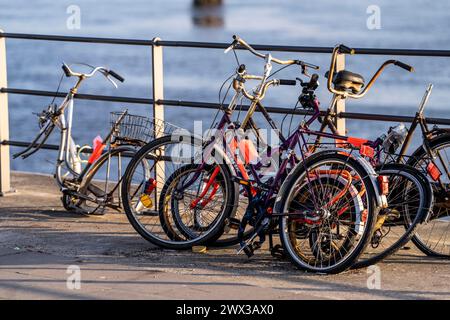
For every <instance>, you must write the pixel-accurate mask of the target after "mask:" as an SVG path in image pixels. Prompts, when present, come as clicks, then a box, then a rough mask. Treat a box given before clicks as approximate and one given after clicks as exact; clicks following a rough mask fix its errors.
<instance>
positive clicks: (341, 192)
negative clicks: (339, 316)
mask: <svg viewBox="0 0 450 320" xmlns="http://www.w3.org/2000/svg"><path fill="white" fill-rule="evenodd" d="M234 39H235V40H234V41H233V44H232V45H231V46H230V48H229V49H227V50H228V51H229V50H231V49H232V48H233V47H234V46H236V45H238V44H239V45H243V46H244V47H245V48H246V49H248V50H249V51H251V52H252V53H253V54H255V55H256V56H258V57H261V58H264V59H265V67H264V74H263V76H254V75H249V74H247V73H246V70H245V66H243V65H241V66H240V67H239V68H238V69H237V72H236V77H235V78H234V80H233V88H234V89H235V91H236V93H235V95H234V96H233V98H232V100H231V101H232V102H231V103H230V104H229V105H228V106H227V108H226V109H225V110H224V114H223V117H222V119H221V120H220V121H219V124H218V125H217V127H216V129H217V131H218V132H220V133H222V134H220V135H219V136H218V137H217V136H212V137H211V139H209V140H207V141H203V140H202V139H200V138H198V137H195V136H191V135H177V136H175V137H171V136H166V137H163V138H160V139H156V140H154V141H152V142H151V143H150V144H148V145H146V146H145V147H143V148H142V149H141V150H140V151H139V152H138V153H137V154H136V156H135V157H134V158H133V159H132V161H131V162H130V164H129V166H128V167H127V170H126V172H125V178H124V182H123V185H122V193H123V195H124V197H123V201H124V208H125V212H126V214H127V217H128V218H129V220H130V222H131V223H132V225H133V226H134V227H135V229H136V231H137V232H138V233H140V234H141V235H142V236H143V237H144V238H145V239H146V240H148V241H150V242H152V243H154V244H157V245H159V246H162V247H166V248H176V249H182V248H189V247H191V246H192V245H194V244H199V243H206V242H207V241H209V240H212V239H217V238H218V237H219V236H220V235H221V234H222V232H223V230H224V224H225V225H226V222H229V221H230V220H231V219H232V218H233V215H234V214H235V211H236V206H237V202H236V195H237V194H239V191H238V188H237V184H239V185H241V186H242V187H243V188H244V189H245V191H246V195H247V197H248V198H249V206H248V207H247V210H246V214H245V216H244V219H242V221H240V223H239V228H240V230H239V242H240V243H241V248H240V249H239V251H238V252H242V251H244V252H245V253H246V254H247V255H249V256H251V255H252V254H253V251H254V250H256V249H257V248H258V247H259V246H260V245H261V244H262V243H263V242H264V241H265V234H266V233H267V232H268V230H270V229H272V227H273V222H274V221H275V222H276V220H277V219H278V218H280V217H281V218H283V217H285V216H286V215H288V214H287V213H283V212H280V213H278V214H277V213H275V212H273V213H272V212H271V211H272V208H274V206H273V204H274V203H275V202H276V201H278V199H276V194H277V190H278V189H279V188H280V186H281V188H283V186H284V185H285V182H283V181H284V179H285V178H286V176H287V174H288V172H290V171H291V170H289V169H288V167H294V166H295V165H296V164H297V163H298V165H297V167H296V168H303V169H304V170H305V171H304V172H309V171H311V172H312V175H313V176H314V177H313V176H311V175H309V174H307V175H306V176H304V177H303V178H302V179H298V180H302V182H304V183H305V186H306V188H307V189H305V190H308V191H309V192H310V193H311V194H313V196H312V199H313V200H314V201H313V205H314V208H315V209H311V208H310V209H309V210H304V211H303V212H297V213H293V214H291V216H296V217H297V218H299V219H300V220H302V219H303V221H304V222H303V224H304V225H305V224H307V225H309V224H310V223H312V224H313V225H314V226H315V227H316V229H318V228H321V226H320V224H321V220H322V219H323V218H324V217H329V216H331V211H330V210H335V209H336V208H328V206H333V205H335V204H336V203H337V202H338V201H339V200H342V201H341V202H340V204H341V205H344V207H345V210H343V211H342V212H341V214H340V215H339V217H342V218H343V220H342V221H341V222H342V226H341V228H342V229H345V230H343V234H340V235H339V236H340V237H342V238H341V239H340V240H342V241H340V243H339V244H338V245H337V246H338V247H339V250H338V251H339V256H337V255H336V252H334V253H332V252H328V255H327V256H325V255H316V256H314V258H315V259H317V261H316V262H315V265H314V262H312V264H311V263H310V261H299V260H297V261H296V260H294V259H293V261H294V262H295V263H296V265H297V266H299V267H302V268H303V269H306V270H310V271H315V272H326V273H334V272H340V271H343V270H345V269H347V268H348V267H349V266H350V265H351V264H352V263H353V261H354V260H355V259H356V258H357V257H358V256H359V254H360V253H361V251H362V250H363V249H364V247H365V246H366V244H367V241H368V239H369V234H370V232H371V229H372V227H373V225H374V223H375V221H376V216H377V213H378V210H379V208H380V207H383V206H385V205H386V204H385V197H384V195H381V194H380V192H379V187H378V181H377V178H376V177H377V175H376V173H375V172H374V170H373V169H372V168H371V167H370V165H369V164H368V162H367V161H365V160H364V159H363V158H362V157H361V156H359V155H358V154H350V153H348V152H345V153H344V154H343V153H342V150H341V149H332V150H327V151H323V152H317V153H316V154H314V155H311V156H308V157H306V154H305V152H304V151H303V150H302V148H300V151H301V159H299V158H297V157H296V156H295V153H293V152H292V149H293V148H294V147H295V146H296V145H301V146H302V145H303V144H302V140H303V141H304V137H303V134H304V132H307V133H308V134H318V135H328V134H326V133H321V132H313V131H309V130H307V129H302V128H299V129H298V130H296V131H295V132H294V133H293V134H292V135H290V136H289V137H288V138H286V139H285V138H284V137H282V135H281V134H280V140H281V141H282V143H281V145H280V146H279V147H278V149H279V150H280V152H279V153H280V154H282V153H285V151H288V152H286V153H287V155H286V158H285V159H283V160H282V163H281V165H280V169H279V170H278V171H277V173H276V175H275V177H274V178H273V179H271V180H270V181H268V182H263V181H261V179H260V178H259V175H258V174H257V173H256V171H257V168H258V166H259V167H261V166H263V165H264V164H261V163H257V164H255V165H253V164H249V163H245V161H244V163H242V162H240V161H239V160H238V159H237V158H236V157H235V156H232V157H229V156H228V155H229V154H233V153H234V152H235V151H236V146H237V145H238V144H239V141H237V140H236V139H235V138H233V139H232V141H233V142H232V143H225V149H223V148H222V147H221V146H219V145H218V143H216V142H217V141H219V142H220V141H222V140H223V138H224V137H225V135H224V134H223V133H224V132H225V131H226V129H227V126H229V125H236V123H233V122H232V121H231V119H230V116H231V114H232V113H233V111H234V109H235V107H236V105H237V101H238V100H239V99H240V97H241V96H244V97H246V98H248V99H250V100H251V105H250V108H249V110H248V112H247V114H246V116H245V118H244V120H243V122H242V123H240V124H239V128H243V129H246V128H252V129H253V131H254V132H255V133H257V132H258V130H257V128H256V125H255V123H254V122H253V120H252V115H253V113H254V112H255V110H256V108H259V109H260V110H261V111H262V112H263V115H264V116H265V117H266V118H267V120H268V121H269V123H270V124H271V125H273V126H275V124H274V122H273V121H272V120H271V119H270V116H269V114H268V113H267V112H264V111H265V109H264V107H263V106H262V104H261V100H262V99H263V98H264V96H265V93H266V90H267V89H268V87H269V86H273V85H280V84H281V85H282V84H286V85H295V84H296V81H295V80H277V79H273V80H268V77H269V74H270V71H271V63H272V62H275V63H278V64H282V65H300V66H301V68H302V70H303V72H304V74H305V73H306V69H307V68H309V67H311V68H316V66H314V65H311V64H307V63H305V62H303V61H299V60H286V61H284V60H279V59H276V58H273V57H272V56H271V55H270V54H267V55H263V54H261V53H258V52H257V51H255V50H254V49H253V48H252V47H251V46H249V45H248V44H246V42H244V41H243V40H242V39H240V38H238V37H234ZM227 50H226V51H227ZM249 79H254V80H259V81H260V82H259V85H258V86H257V88H256V90H255V91H254V92H253V94H251V93H249V92H248V91H246V89H245V86H244V83H245V81H246V80H249ZM317 117H318V114H317V115H314V116H312V117H311V119H309V120H308V124H310V123H312V122H313V121H315V120H316V119H317ZM303 130H304V131H303ZM332 137H334V138H338V139H347V137H344V136H337V135H332ZM183 145H184V146H183ZM180 150H182V151H183V152H180ZM272 151H274V152H277V151H275V150H272ZM149 158H150V159H152V160H153V161H155V162H160V161H165V163H164V164H163V165H161V166H163V167H165V168H167V166H168V165H172V166H173V163H175V162H176V163H178V164H181V167H177V169H172V170H171V172H172V174H171V175H170V176H169V178H168V179H165V177H162V176H161V177H159V178H161V180H162V182H164V186H163V188H162V192H161V195H160V200H159V209H158V210H157V213H158V215H159V219H157V218H155V219H154V221H153V222H152V223H151V225H150V224H144V223H142V222H141V221H140V220H139V216H138V215H136V213H135V210H134V208H133V203H135V202H136V200H134V202H133V198H134V196H135V195H138V194H141V193H142V191H141V190H131V188H130V186H131V185H132V183H131V182H132V181H134V180H133V179H134V177H135V175H137V178H136V180H135V181H136V182H135V183H134V184H140V185H143V184H144V183H145V179H144V180H143V179H142V174H139V173H137V174H136V172H135V169H136V168H138V167H139V164H140V162H141V161H142V160H145V161H147V160H148V159H149ZM244 158H245V157H244ZM175 160H176V161H175ZM246 165H247V166H248V167H249V170H250V173H251V174H252V178H253V179H250V178H249V173H248V172H247V170H246V169H245V166H246ZM294 171H295V170H294ZM296 172H298V170H297V171H296ZM342 174H345V176H346V177H347V180H345V179H344V180H342V179H341V176H342ZM145 178H147V177H145ZM139 181H140V183H138V182H139ZM311 181H313V183H311ZM324 183H326V184H327V188H328V190H330V191H331V190H333V191H335V192H336V193H334V194H333V195H327V198H325V197H324V195H323V194H322V195H320V192H321V190H320V187H321V186H322V187H323V185H324ZM192 186H194V188H191V187H192ZM318 188H319V189H318ZM218 190H220V195H222V196H217V191H218ZM316 193H317V194H316ZM315 194H316V195H315ZM314 195H315V196H314ZM138 198H139V197H136V199H138ZM212 201H214V202H213V205H212V206H211V205H210V204H211V202H212ZM324 201H325V202H324ZM345 204H347V205H346V206H345ZM208 205H210V206H209V207H208ZM212 209H219V210H218V212H217V211H215V212H214V214H212V215H210V213H211V211H212ZM340 209H342V207H341V208H340ZM344 212H346V213H347V214H346V215H343V213H344ZM158 220H159V221H158ZM300 220H298V221H300ZM312 221H314V222H315V223H314V222H312ZM247 224H250V225H252V226H253V228H254V230H253V232H252V234H251V236H250V238H249V239H248V240H246V241H245V240H244V238H243V234H244V229H245V227H246V225H247ZM149 225H150V226H151V227H150V228H147V226H149ZM279 232H280V234H283V233H285V232H286V230H285V229H284V228H281V227H280V228H279ZM256 236H259V238H260V239H259V241H256V240H255V238H256ZM332 240H335V239H332ZM317 241H319V242H320V241H322V239H318V238H317V237H316V239H315V240H314V239H313V240H312V242H313V244H312V248H313V249H312V250H313V251H315V250H314V247H315V244H316V243H317ZM310 249H311V248H310ZM290 254H292V255H295V256H297V257H299V252H290ZM300 259H301V258H300ZM319 261H320V263H321V265H320V266H317V263H318V262H319Z"/></svg>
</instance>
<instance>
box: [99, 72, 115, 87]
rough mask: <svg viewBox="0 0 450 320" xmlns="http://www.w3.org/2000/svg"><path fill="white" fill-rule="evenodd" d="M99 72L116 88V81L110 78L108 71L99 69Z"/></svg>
mask: <svg viewBox="0 0 450 320" xmlns="http://www.w3.org/2000/svg"><path fill="white" fill-rule="evenodd" d="M100 72H101V73H102V75H104V76H105V78H106V79H108V80H109V82H111V83H112V85H113V86H114V87H115V88H116V89H117V88H118V86H117V83H116V82H115V81H114V80H113V79H111V78H110V76H109V74H108V72H106V71H105V70H101V71H100Z"/></svg>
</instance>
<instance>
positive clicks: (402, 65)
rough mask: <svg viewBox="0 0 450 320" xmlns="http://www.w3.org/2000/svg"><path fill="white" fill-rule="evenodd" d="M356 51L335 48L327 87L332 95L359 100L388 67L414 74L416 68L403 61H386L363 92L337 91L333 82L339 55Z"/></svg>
mask: <svg viewBox="0 0 450 320" xmlns="http://www.w3.org/2000/svg"><path fill="white" fill-rule="evenodd" d="M354 53H355V50H354V49H352V48H349V47H347V46H345V45H343V44H340V45H337V46H335V47H334V49H333V53H332V56H331V63H330V69H329V71H328V81H327V87H328V90H329V91H330V92H331V93H334V94H337V95H342V96H344V97H350V98H354V99H359V98H362V97H363V96H364V95H365V94H366V93H367V92H368V91H369V89H370V87H371V86H372V85H373V83H374V82H375V80H376V79H377V78H378V77H379V76H380V74H381V73H382V72H383V70H384V68H386V67H387V66H388V65H390V64H393V65H396V66H398V67H400V68H402V69H404V70H406V71H409V72H413V71H414V68H413V67H412V66H410V65H408V64H406V63H403V62H401V61H398V60H386V61H385V62H384V63H383V64H382V65H381V66H380V67H379V68H378V70H377V71H376V72H375V74H374V75H373V76H372V78H371V79H370V81H369V83H368V84H367V85H366V87H365V88H364V89H362V90H360V91H359V92H357V93H351V92H347V91H345V90H340V89H335V88H333V87H332V82H333V78H334V77H333V76H334V73H335V67H336V60H337V56H338V54H354Z"/></svg>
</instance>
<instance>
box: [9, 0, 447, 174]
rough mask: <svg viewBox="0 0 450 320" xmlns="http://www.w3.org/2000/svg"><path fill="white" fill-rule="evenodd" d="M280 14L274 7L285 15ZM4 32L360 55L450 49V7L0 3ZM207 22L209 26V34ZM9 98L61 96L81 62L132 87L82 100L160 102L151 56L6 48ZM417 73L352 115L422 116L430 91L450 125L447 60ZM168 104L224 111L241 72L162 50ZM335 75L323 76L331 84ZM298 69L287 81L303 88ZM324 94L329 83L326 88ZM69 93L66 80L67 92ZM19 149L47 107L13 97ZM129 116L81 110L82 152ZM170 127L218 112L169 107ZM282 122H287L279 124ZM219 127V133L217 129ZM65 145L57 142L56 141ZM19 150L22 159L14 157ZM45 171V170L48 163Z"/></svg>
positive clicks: (356, 129) (353, 107)
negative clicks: (72, 23)
mask: <svg viewBox="0 0 450 320" xmlns="http://www.w3.org/2000/svg"><path fill="white" fill-rule="evenodd" d="M275 4H276V5H275ZM373 4H375V5H378V6H379V8H380V10H381V29H380V30H369V29H368V28H367V25H366V21H367V18H368V17H369V14H367V13H366V9H367V7H368V6H369V5H373ZM0 5H1V6H0V7H1V10H0V28H2V29H4V30H5V31H7V32H24V33H42V34H64V35H82V36H99V37H116V38H121V37H123V38H136V39H152V38H153V37H155V36H158V37H161V38H162V39H166V40H193V41H213V42H228V41H230V40H231V35H233V34H238V35H240V36H241V37H242V38H244V39H246V40H247V41H248V42H250V43H258V44H285V45H314V46H315V45H317V46H332V45H334V44H336V43H345V44H346V45H348V46H354V47H374V48H408V49H409V48H417V49H450V44H449V35H450V31H449V26H450V3H449V2H446V1H434V2H429V1H419V0H414V1H395V2H394V1H387V0H380V1H361V0H359V1H356V0H355V1H345V2H343V1H339V2H336V1H315V2H311V1H296V0H282V1H261V0H247V1H235V0H224V5H223V6H222V7H221V8H219V9H213V10H209V11H201V10H197V9H194V8H193V7H192V6H191V2H190V1H187V0H186V1H181V0H176V1H174V0H171V1H160V0H154V1H143V0H139V1H96V2H93V1H87V0H78V1H75V2H74V1H49V0H38V1H33V2H30V1H25V0H16V1H6V0H0ZM69 5H78V6H79V7H80V9H81V28H80V29H79V30H69V29H67V26H66V20H67V18H68V16H69V15H68V14H67V13H66V9H67V7H68V6H69ZM205 21H208V22H209V23H210V24H209V25H205ZM7 50H8V54H7V59H8V81H9V84H8V85H9V87H13V88H18V87H20V88H27V89H39V90H55V89H56V85H57V83H58V80H59V77H60V75H61V69H60V62H61V61H67V62H76V61H82V62H87V63H90V64H94V65H106V66H109V67H111V68H112V69H114V70H116V71H117V72H119V73H120V74H122V75H123V76H124V77H125V78H126V81H125V83H124V84H123V85H121V86H120V87H119V89H117V90H116V89H114V88H112V87H111V86H110V85H109V83H107V82H106V81H104V79H103V78H101V77H97V78H94V79H92V80H90V81H88V82H86V83H85V85H84V86H83V87H82V88H81V90H80V92H82V93H92V94H105V95H122V96H132V97H151V56H150V55H151V49H150V48H146V47H137V46H115V45H106V44H102V45H99V44H78V43H62V42H44V41H24V40H13V39H11V40H8V42H7ZM274 55H275V56H280V57H281V58H288V57H292V58H300V59H302V60H306V61H310V62H312V63H316V64H319V65H320V66H321V67H322V70H326V69H327V65H328V63H329V58H330V56H329V55H328V54H292V53H284V54H281V53H274ZM239 58H240V60H241V61H242V62H244V63H245V64H246V65H247V66H248V68H249V70H250V71H251V72H253V73H260V72H261V71H262V62H261V61H258V60H255V58H254V57H253V56H251V55H249V54H246V53H244V52H239ZM387 58H391V57H384V56H366V55H360V56H353V57H348V59H347V68H348V69H349V70H351V71H354V72H358V73H361V74H362V75H364V76H365V78H366V79H369V78H370V76H371V74H372V73H373V72H374V71H375V70H376V69H377V67H378V66H379V65H380V64H381V63H382V62H383V61H384V60H385V59H387ZM396 58H398V59H399V60H402V61H405V62H406V63H409V64H411V65H413V66H414V67H415V69H416V72H415V73H414V74H409V73H407V72H405V71H403V70H402V69H398V68H393V67H392V68H390V69H389V70H387V71H386V72H385V73H384V74H383V76H382V77H381V78H380V80H379V81H378V82H377V83H376V85H375V86H374V87H373V90H372V91H371V92H370V93H369V94H368V95H367V98H365V99H364V100H359V101H350V102H348V104H347V106H348V107H347V110H348V111H351V112H373V113H389V114H401V115H413V114H414V112H415V110H416V108H417V105H418V103H419V102H420V99H421V96H422V94H423V91H424V90H425V87H426V85H427V84H428V83H429V82H432V83H434V84H435V89H434V91H433V94H432V97H431V99H430V101H429V105H428V107H427V114H428V115H430V116H444V117H449V116H450V113H449V111H448V110H449V105H448V101H449V98H450V93H449V92H448V88H449V86H450V80H449V79H450V77H449V75H450V67H449V66H450V64H449V59H448V58H418V57H396ZM164 63H165V64H164V74H165V78H164V89H165V98H167V99H182V100H198V101H205V102H217V100H218V97H217V95H218V89H219V87H220V85H221V83H222V82H223V80H224V79H225V78H227V77H228V75H230V74H231V72H232V71H233V70H234V68H235V66H236V63H235V61H234V57H233V55H231V54H229V55H224V54H223V52H222V51H221V50H201V49H184V48H166V49H165V50H164ZM324 72H325V71H321V75H322V74H323V73H324ZM296 76H299V73H298V70H296V69H294V68H291V69H290V70H289V69H288V70H287V71H286V72H283V73H282V74H281V75H280V77H283V78H294V77H296ZM322 82H324V81H322ZM69 85H70V81H68V80H65V81H64V83H63V87H62V89H63V90H66V89H67V88H68V87H69ZM297 90H298V89H294V88H292V87H288V88H276V89H273V90H272V91H271V92H270V93H269V95H268V96H267V99H266V104H267V105H271V106H283V107H290V106H293V104H294V103H295V101H296V98H297V95H298V91H297ZM319 97H320V99H321V101H322V105H324V106H325V105H326V104H327V103H328V101H329V99H330V95H329V93H328V92H327V91H326V89H325V88H324V86H322V87H321V88H320V90H319ZM9 100H10V127H11V139H14V140H30V139H31V138H32V137H33V136H34V134H35V133H36V132H37V124H36V121H35V119H34V117H33V116H32V115H31V112H37V111H40V110H41V109H42V108H43V107H45V105H46V104H48V103H49V102H50V100H51V99H49V98H41V97H32V96H24V95H10V96H9ZM124 105H125V104H117V103H108V102H93V101H79V102H78V103H77V106H76V113H75V123H74V125H75V129H74V133H73V134H74V136H75V138H76V139H77V142H78V143H80V144H84V143H89V142H90V140H91V139H92V138H93V137H95V136H96V135H97V134H99V133H100V134H101V133H105V132H106V131H107V127H108V118H109V112H110V111H111V110H120V109H122V107H123V106H124ZM127 107H128V108H129V109H130V111H131V112H133V113H140V114H150V113H151V106H148V105H128V106H127ZM166 110H167V111H166V114H167V116H166V119H167V120H168V121H170V122H173V123H175V124H177V125H180V126H183V127H187V128H190V127H192V123H193V121H194V120H198V119H203V120H205V121H210V119H211V118H212V116H213V114H214V112H212V111H207V110H202V109H191V108H182V107H168V108H167V109H166ZM275 118H276V119H277V121H279V120H280V117H275ZM208 124H209V123H208ZM390 125H392V124H391V123H379V122H367V121H364V122H362V121H355V120H352V121H349V122H348V126H349V130H350V133H353V134H355V135H360V136H365V137H374V136H376V135H378V134H380V133H381V132H383V131H384V130H386V128H387V127H389V126H390ZM56 138H57V136H56V134H55V135H54V136H53V137H52V140H51V141H50V142H56V141H57V139H56ZM16 150H17V149H16V148H13V150H12V151H13V152H14V151H16ZM55 156H56V154H55V153H54V152H47V151H45V152H42V153H41V154H38V155H36V156H34V157H32V158H30V159H29V160H26V161H23V160H14V161H13V162H12V168H13V169H15V170H26V171H41V172H51V168H52V167H51V164H50V163H49V161H52V160H53V159H54V157H55ZM46 160H47V161H46Z"/></svg>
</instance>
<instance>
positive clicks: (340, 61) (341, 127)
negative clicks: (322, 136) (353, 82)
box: [333, 54, 346, 135]
mask: <svg viewBox="0 0 450 320" xmlns="http://www.w3.org/2000/svg"><path fill="white" fill-rule="evenodd" d="M344 69H345V55H344V54H338V56H337V59H336V72H338V71H341V70H344ZM333 112H334V113H335V114H336V117H335V118H334V121H335V123H334V124H335V126H336V128H337V130H338V133H339V134H341V135H346V129H345V119H344V118H339V117H338V115H339V113H341V112H345V99H338V101H337V102H336V107H335V109H334V110H333Z"/></svg>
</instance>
